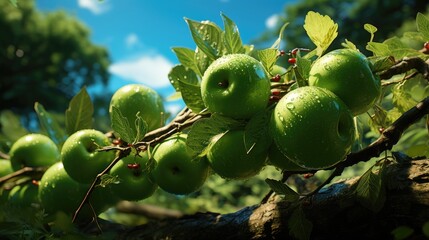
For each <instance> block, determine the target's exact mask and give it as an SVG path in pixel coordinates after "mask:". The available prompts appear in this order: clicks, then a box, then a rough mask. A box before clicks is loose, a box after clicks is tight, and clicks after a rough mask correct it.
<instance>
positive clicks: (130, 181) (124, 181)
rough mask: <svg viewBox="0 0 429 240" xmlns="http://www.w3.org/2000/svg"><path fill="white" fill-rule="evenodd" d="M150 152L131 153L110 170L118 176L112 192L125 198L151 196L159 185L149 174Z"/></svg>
mask: <svg viewBox="0 0 429 240" xmlns="http://www.w3.org/2000/svg"><path fill="white" fill-rule="evenodd" d="M148 162H149V154H148V152H147V151H146V152H143V153H140V154H139V155H135V154H130V155H128V156H127V157H125V158H123V159H121V160H120V161H119V162H118V163H117V164H115V166H113V168H112V169H111V170H110V175H112V176H116V177H118V180H119V182H118V183H116V184H112V186H111V188H112V192H113V194H114V195H116V196H118V197H119V198H121V199H123V200H128V201H138V200H142V199H145V198H148V197H150V196H151V195H152V194H153V193H154V192H155V190H156V189H157V188H158V185H157V184H156V183H155V182H154V181H153V180H151V179H150V176H149V166H148Z"/></svg>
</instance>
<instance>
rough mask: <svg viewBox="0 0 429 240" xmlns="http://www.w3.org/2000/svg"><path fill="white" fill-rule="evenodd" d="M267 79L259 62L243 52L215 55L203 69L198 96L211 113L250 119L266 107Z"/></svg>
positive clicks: (268, 84) (268, 81)
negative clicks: (216, 56) (218, 56)
mask: <svg viewBox="0 0 429 240" xmlns="http://www.w3.org/2000/svg"><path fill="white" fill-rule="evenodd" d="M270 86H271V83H270V79H269V77H268V76H267V74H266V72H265V70H264V68H263V66H262V64H261V63H260V62H259V61H258V60H256V59H254V58H253V57H251V56H249V55H246V54H228V55H224V56H222V57H220V58H218V59H216V60H215V61H214V62H213V63H211V64H210V66H209V67H208V68H207V70H206V71H205V72H204V75H203V78H202V81H201V96H202V99H203V102H204V104H205V106H206V107H207V109H208V110H209V111H210V112H212V113H219V114H221V115H224V116H227V117H231V118H235V119H249V118H251V117H252V116H253V115H255V114H256V113H258V112H260V111H262V110H264V109H265V108H266V107H267V104H268V100H269V97H270V94H271V92H270Z"/></svg>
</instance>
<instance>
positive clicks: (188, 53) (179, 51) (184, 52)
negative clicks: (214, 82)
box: [172, 47, 202, 76]
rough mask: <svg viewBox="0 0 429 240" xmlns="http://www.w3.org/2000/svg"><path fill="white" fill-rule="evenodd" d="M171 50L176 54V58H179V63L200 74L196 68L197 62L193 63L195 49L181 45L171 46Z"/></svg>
mask: <svg viewBox="0 0 429 240" xmlns="http://www.w3.org/2000/svg"><path fill="white" fill-rule="evenodd" d="M172 50H173V52H174V53H175V54H176V56H177V59H179V62H180V64H182V65H183V66H185V67H187V68H189V69H191V70H192V71H194V72H195V73H196V74H198V75H200V76H202V74H201V73H200V70H199V69H198V66H197V64H196V63H195V51H194V50H192V49H190V48H183V47H174V48H172Z"/></svg>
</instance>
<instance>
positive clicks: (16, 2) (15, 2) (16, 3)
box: [9, 0, 18, 7]
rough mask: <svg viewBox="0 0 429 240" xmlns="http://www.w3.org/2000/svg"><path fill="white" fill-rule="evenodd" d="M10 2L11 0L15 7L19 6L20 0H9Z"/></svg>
mask: <svg viewBox="0 0 429 240" xmlns="http://www.w3.org/2000/svg"><path fill="white" fill-rule="evenodd" d="M9 2H10V3H11V4H12V5H13V6H14V7H18V0H9Z"/></svg>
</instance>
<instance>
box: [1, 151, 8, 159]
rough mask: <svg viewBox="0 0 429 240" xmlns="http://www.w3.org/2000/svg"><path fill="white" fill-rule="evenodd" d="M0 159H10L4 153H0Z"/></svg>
mask: <svg viewBox="0 0 429 240" xmlns="http://www.w3.org/2000/svg"><path fill="white" fill-rule="evenodd" d="M0 158H3V159H10V156H9V155H8V154H6V153H4V152H2V151H0Z"/></svg>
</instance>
